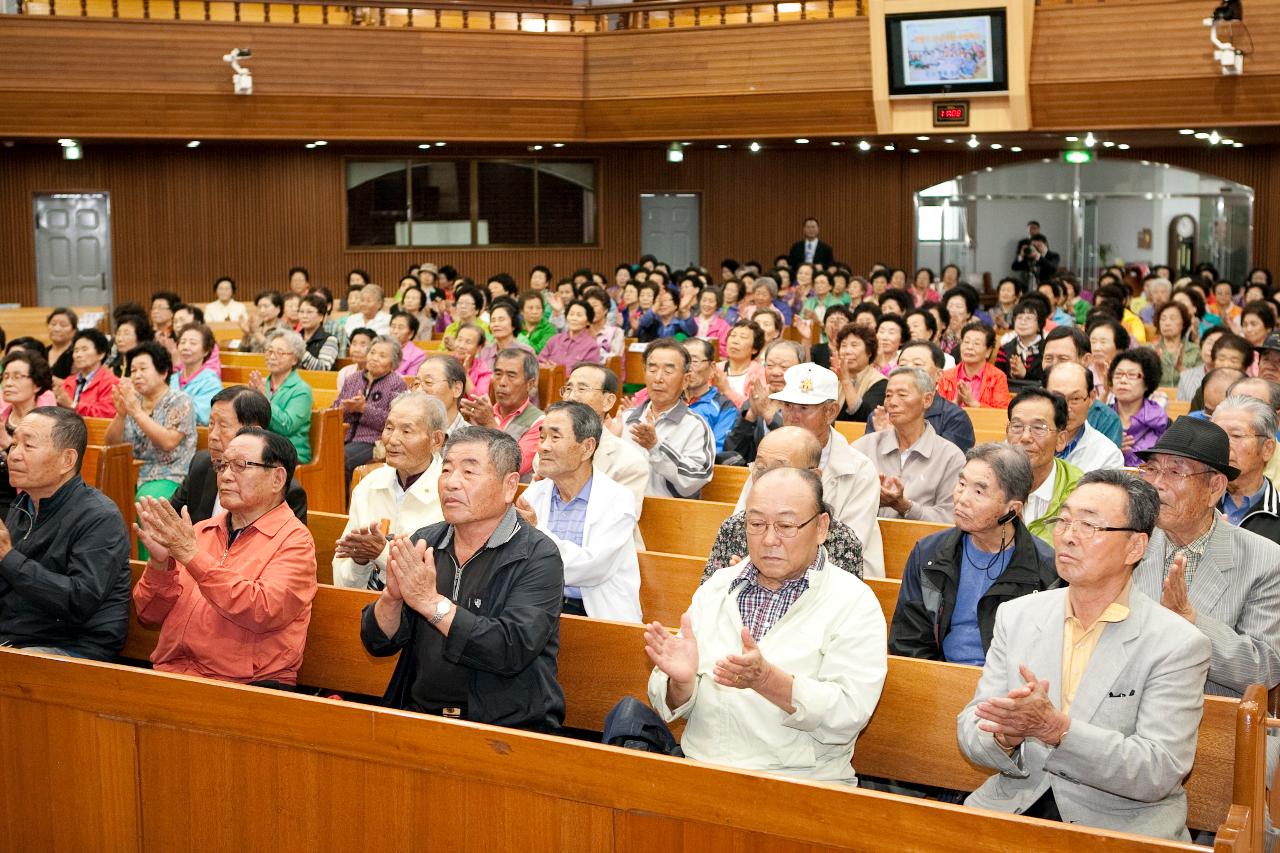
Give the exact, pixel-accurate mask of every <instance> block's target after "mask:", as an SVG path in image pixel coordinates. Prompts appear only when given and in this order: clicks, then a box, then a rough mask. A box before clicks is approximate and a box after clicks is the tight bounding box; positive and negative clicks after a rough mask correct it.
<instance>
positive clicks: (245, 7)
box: [18, 0, 866, 33]
mask: <svg viewBox="0 0 1280 853" xmlns="http://www.w3.org/2000/svg"><path fill="white" fill-rule="evenodd" d="M18 13H19V14H21V15H31V16H48V17H55V18H114V19H125V20H153V21H156V20H158V21H217V22H227V23H254V24H304V25H315V26H342V27H408V28H414V29H436V30H491V31H505V32H526V33H593V32H594V33H599V32H607V31H610V30H634V29H641V30H647V29H668V28H677V27H713V26H729V25H743V24H772V23H782V22H790V21H810V20H834V19H848V18H857V17H862V16H864V15H866V0H747V2H725V3H715V2H707V1H706V0H653V2H640V3H621V4H617V5H598V6H592V5H587V6H570V5H549V4H515V3H484V2H465V0H434V2H432V0H427V2H423V1H422V0H413V2H408V3H406V2H403V0H362V2H360V3H359V5H351V4H350V3H343V2H338V0H307V2H305V3H278V2H250V0H18Z"/></svg>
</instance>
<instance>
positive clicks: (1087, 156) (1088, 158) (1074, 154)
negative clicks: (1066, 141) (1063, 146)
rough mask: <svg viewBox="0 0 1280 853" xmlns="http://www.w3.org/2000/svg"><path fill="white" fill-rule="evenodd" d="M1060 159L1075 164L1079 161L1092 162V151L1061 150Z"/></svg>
mask: <svg viewBox="0 0 1280 853" xmlns="http://www.w3.org/2000/svg"><path fill="white" fill-rule="evenodd" d="M1062 159H1063V160H1064V161H1065V162H1067V163H1075V164H1077V165H1079V164H1080V163H1092V162H1093V152H1092V151H1063V152H1062Z"/></svg>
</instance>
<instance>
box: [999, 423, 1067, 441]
mask: <svg viewBox="0 0 1280 853" xmlns="http://www.w3.org/2000/svg"><path fill="white" fill-rule="evenodd" d="M1004 431H1005V435H1008V436H1009V437H1011V438H1017V437H1018V436H1020V435H1022V434H1023V433H1024V432H1030V433H1031V435H1032V437H1034V438H1044V437H1045V436H1046V435H1048V434H1049V433H1050V432H1057V431H1058V430H1057V428H1056V427H1051V426H1049V425H1048V424H1047V423H1045V422H1044V421H1036V422H1035V423H1033V424H1024V423H1023V422H1022V421H1009V425H1008V426H1006V427H1005V429H1004Z"/></svg>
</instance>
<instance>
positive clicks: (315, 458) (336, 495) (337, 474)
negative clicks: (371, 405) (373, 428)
mask: <svg viewBox="0 0 1280 853" xmlns="http://www.w3.org/2000/svg"><path fill="white" fill-rule="evenodd" d="M343 432H344V430H343V424H342V412H340V411H338V410H337V409H324V410H323V411H313V412H312V413H311V431H310V433H309V435H310V439H311V461H310V462H308V463H307V464H305V465H299V466H298V469H297V471H296V473H295V474H294V476H296V477H297V478H298V482H299V483H301V484H302V487H303V488H304V489H306V490H307V508H308V510H311V509H316V510H320V511H322V512H346V510H347V479H346V470H345V468H344V467H343V465H344V463H343V454H342V449H343V447H342V437H343Z"/></svg>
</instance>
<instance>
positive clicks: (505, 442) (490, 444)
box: [444, 426, 520, 477]
mask: <svg viewBox="0 0 1280 853" xmlns="http://www.w3.org/2000/svg"><path fill="white" fill-rule="evenodd" d="M459 444H483V445H484V446H485V450H486V451H488V454H489V464H491V465H492V466H493V468H494V470H495V471H497V473H498V476H499V477H506V476H507V475H508V474H519V473H520V445H519V444H516V440H515V439H514V438H512V437H511V436H509V435H507V434H506V433H505V432H503V431H502V430H500V429H494V428H493V427H484V426H464V427H461V428H459V429H457V430H455V431H454V433H453V435H451V436H449V438H448V439H447V440H446V441H445V443H444V453H445V455H446V456H447V455H448V454H449V451H450V450H452V449H453V448H454V447H455V446H456V445H459Z"/></svg>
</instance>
